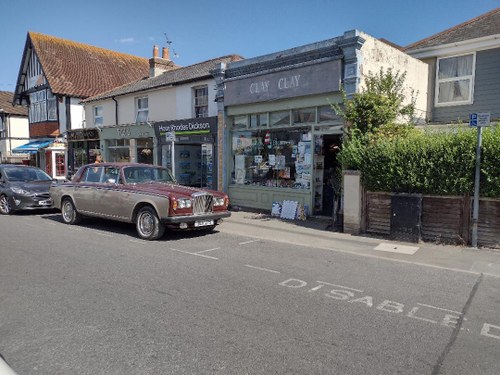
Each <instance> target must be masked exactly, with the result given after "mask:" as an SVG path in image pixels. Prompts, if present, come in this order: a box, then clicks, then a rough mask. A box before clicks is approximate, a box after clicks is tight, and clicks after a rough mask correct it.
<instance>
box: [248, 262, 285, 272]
mask: <svg viewBox="0 0 500 375" xmlns="http://www.w3.org/2000/svg"><path fill="white" fill-rule="evenodd" d="M245 267H248V268H253V269H254V270H259V271H265V272H271V273H281V272H280V271H275V270H271V269H269V268H263V267H257V266H252V265H250V264H245Z"/></svg>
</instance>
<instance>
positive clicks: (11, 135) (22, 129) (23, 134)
mask: <svg viewBox="0 0 500 375" xmlns="http://www.w3.org/2000/svg"><path fill="white" fill-rule="evenodd" d="M0 121H2V120H0ZM0 128H3V129H5V132H4V136H5V137H7V136H8V138H5V139H2V140H1V141H0V154H1V155H2V158H7V157H12V156H14V157H17V158H19V157H21V158H22V157H26V156H27V155H25V154H12V152H11V150H12V149H13V148H16V147H18V146H22V145H24V144H26V143H28V142H29V138H30V134H29V121H28V118H27V117H22V116H8V117H6V118H5V121H4V123H3V124H2V125H0ZM16 138H19V139H16Z"/></svg>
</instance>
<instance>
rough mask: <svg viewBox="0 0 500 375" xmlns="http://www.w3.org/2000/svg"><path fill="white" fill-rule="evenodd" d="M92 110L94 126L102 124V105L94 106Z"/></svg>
mask: <svg viewBox="0 0 500 375" xmlns="http://www.w3.org/2000/svg"><path fill="white" fill-rule="evenodd" d="M93 112H94V126H96V127H97V126H103V125H104V117H103V115H102V112H103V109H102V105H96V106H94V108H93ZM99 112H100V113H99Z"/></svg>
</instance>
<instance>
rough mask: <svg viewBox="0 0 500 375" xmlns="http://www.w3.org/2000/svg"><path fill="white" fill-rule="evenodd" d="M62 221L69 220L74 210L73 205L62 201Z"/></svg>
mask: <svg viewBox="0 0 500 375" xmlns="http://www.w3.org/2000/svg"><path fill="white" fill-rule="evenodd" d="M62 214H63V216H64V221H66V222H69V221H71V219H72V218H73V214H74V210H73V206H72V205H71V203H69V202H65V203H64V207H63V212H62Z"/></svg>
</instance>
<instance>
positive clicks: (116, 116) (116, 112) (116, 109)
mask: <svg viewBox="0 0 500 375" xmlns="http://www.w3.org/2000/svg"><path fill="white" fill-rule="evenodd" d="M111 99H113V101H114V102H115V125H118V101H117V100H116V99H115V97H114V96H112V97H111Z"/></svg>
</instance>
